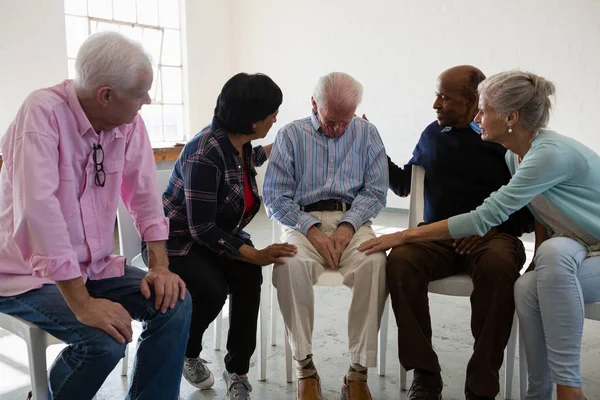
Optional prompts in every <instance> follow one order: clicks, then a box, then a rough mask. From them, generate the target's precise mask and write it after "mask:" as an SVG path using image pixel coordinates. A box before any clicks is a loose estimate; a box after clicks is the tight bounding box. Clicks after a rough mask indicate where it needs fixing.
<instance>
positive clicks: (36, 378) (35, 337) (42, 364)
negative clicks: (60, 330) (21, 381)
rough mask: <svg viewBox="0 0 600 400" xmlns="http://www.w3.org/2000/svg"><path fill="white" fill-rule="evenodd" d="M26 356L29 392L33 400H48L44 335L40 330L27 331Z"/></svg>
mask: <svg viewBox="0 0 600 400" xmlns="http://www.w3.org/2000/svg"><path fill="white" fill-rule="evenodd" d="M26 342H27V353H28V354H27V355H28V357H29V373H30V374H31V391H32V392H33V398H34V399H35V400H48V370H47V369H46V347H47V346H46V344H47V342H46V333H45V332H44V331H43V330H41V329H32V330H30V331H29V336H28V338H27V339H26Z"/></svg>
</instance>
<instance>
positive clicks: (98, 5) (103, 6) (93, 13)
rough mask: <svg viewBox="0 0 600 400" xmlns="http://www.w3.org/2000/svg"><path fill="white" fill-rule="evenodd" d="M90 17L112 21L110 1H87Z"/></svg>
mask: <svg viewBox="0 0 600 400" xmlns="http://www.w3.org/2000/svg"><path fill="white" fill-rule="evenodd" d="M88 5H89V8H88V13H89V16H90V17H96V18H106V19H112V17H113V12H112V0H88Z"/></svg>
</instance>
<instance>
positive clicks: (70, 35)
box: [65, 0, 185, 143]
mask: <svg viewBox="0 0 600 400" xmlns="http://www.w3.org/2000/svg"><path fill="white" fill-rule="evenodd" d="M179 6H180V0H65V19H66V28H67V57H68V61H67V62H68V66H69V78H74V77H75V56H76V55H77V51H78V50H79V46H81V44H82V43H83V42H84V40H85V39H86V38H87V37H88V36H89V35H91V34H93V33H95V32H99V31H107V30H114V31H118V32H121V33H123V34H124V35H126V36H128V37H130V38H131V39H133V40H136V41H138V42H140V43H141V44H142V45H143V46H144V48H145V49H146V51H147V52H148V53H149V54H150V58H151V61H152V66H153V69H154V82H153V84H152V89H151V92H150V96H151V97H152V104H149V105H145V106H144V107H142V111H141V114H142V117H143V118H144V122H145V123H146V126H147V128H148V132H149V134H150V140H151V141H152V142H153V143H156V142H169V143H173V142H178V141H182V140H184V139H185V128H184V122H183V112H184V107H183V73H182V61H181V30H180V11H179Z"/></svg>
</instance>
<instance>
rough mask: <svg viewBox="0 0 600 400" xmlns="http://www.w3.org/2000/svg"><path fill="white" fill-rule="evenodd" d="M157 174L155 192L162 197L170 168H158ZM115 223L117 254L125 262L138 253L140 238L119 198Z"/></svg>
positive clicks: (169, 174) (167, 182)
mask: <svg viewBox="0 0 600 400" xmlns="http://www.w3.org/2000/svg"><path fill="white" fill-rule="evenodd" d="M157 174H158V193H157V194H158V195H159V196H161V198H162V194H163V193H164V191H165V189H166V188H167V185H168V184H169V178H170V177H171V170H158V171H157ZM117 224H118V227H119V250H120V251H119V254H121V255H122V256H124V257H125V259H126V260H127V262H129V263H130V262H131V260H133V258H134V257H135V256H137V255H138V254H140V250H141V243H142V239H141V238H140V235H139V233H138V231H137V229H136V227H135V224H134V222H133V218H131V215H129V212H128V211H127V208H125V204H123V202H122V201H121V200H119V206H118V208H117Z"/></svg>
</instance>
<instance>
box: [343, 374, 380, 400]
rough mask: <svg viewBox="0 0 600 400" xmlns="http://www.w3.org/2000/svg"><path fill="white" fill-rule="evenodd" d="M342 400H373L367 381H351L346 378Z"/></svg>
mask: <svg viewBox="0 0 600 400" xmlns="http://www.w3.org/2000/svg"><path fill="white" fill-rule="evenodd" d="M342 400H373V397H371V392H370V391H369V385H367V381H366V380H360V381H349V380H347V379H346V377H345V376H344V384H343V385H342Z"/></svg>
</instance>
